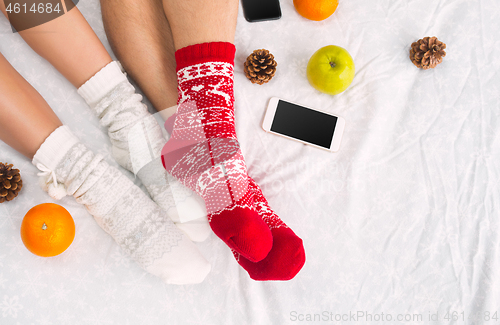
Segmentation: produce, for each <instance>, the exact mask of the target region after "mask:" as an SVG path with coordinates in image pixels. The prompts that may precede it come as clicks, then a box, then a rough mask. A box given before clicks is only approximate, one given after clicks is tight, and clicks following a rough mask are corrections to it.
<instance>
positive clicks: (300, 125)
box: [262, 97, 345, 152]
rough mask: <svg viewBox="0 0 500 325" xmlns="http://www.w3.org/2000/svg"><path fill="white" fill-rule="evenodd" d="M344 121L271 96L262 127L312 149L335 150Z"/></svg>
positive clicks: (336, 149) (338, 143) (337, 146)
mask: <svg viewBox="0 0 500 325" xmlns="http://www.w3.org/2000/svg"><path fill="white" fill-rule="evenodd" d="M344 127H345V119H343V118H342V117H340V116H335V115H332V114H330V113H325V112H321V111H319V110H317V109H314V108H310V107H306V106H303V105H299V104H295V103H292V102H289V101H286V100H283V99H280V98H277V97H272V98H271V99H270V100H269V105H268V106H267V111H266V115H265V116H264V122H263V123H262V128H263V129H264V131H267V132H270V133H274V134H277V135H281V136H283V137H285V138H288V139H292V140H296V141H299V142H302V143H304V144H308V145H310V146H313V147H317V148H320V149H324V150H328V151H331V152H335V151H338V150H339V148H340V141H341V140H342V134H343V133H344Z"/></svg>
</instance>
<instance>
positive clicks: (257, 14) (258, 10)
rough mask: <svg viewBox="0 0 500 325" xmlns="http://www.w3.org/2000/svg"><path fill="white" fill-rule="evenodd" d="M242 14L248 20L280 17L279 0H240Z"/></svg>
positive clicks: (254, 20)
mask: <svg viewBox="0 0 500 325" xmlns="http://www.w3.org/2000/svg"><path fill="white" fill-rule="evenodd" d="M241 5H242V7H243V14H244V15H245V19H246V20H248V21H249V22H251V23H253V22H257V21H264V20H275V19H280V18H281V8H280V1H279V0H241Z"/></svg>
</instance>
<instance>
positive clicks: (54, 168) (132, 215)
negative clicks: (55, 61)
mask: <svg viewBox="0 0 500 325" xmlns="http://www.w3.org/2000/svg"><path fill="white" fill-rule="evenodd" d="M33 164H34V165H35V166H37V168H39V169H40V170H42V171H43V172H44V177H43V179H42V180H43V183H44V184H45V188H44V189H45V190H48V192H49V193H51V194H55V193H56V192H61V190H62V191H63V192H65V193H67V194H70V195H73V196H74V197H75V198H76V201H77V202H78V203H81V204H83V205H85V207H86V208H87V209H88V211H89V212H90V214H91V215H92V216H93V217H94V219H95V220H96V221H97V223H98V224H99V226H101V228H103V229H104V231H106V232H107V233H108V234H110V235H111V236H112V237H113V238H114V240H115V241H116V242H117V243H118V244H119V245H120V247H121V248H122V249H123V250H124V251H125V252H126V253H127V254H129V255H130V256H131V257H132V258H134V259H135V260H136V261H137V262H138V263H139V265H140V266H141V267H143V268H144V269H145V270H146V271H148V272H150V273H152V274H154V275H157V276H159V277H161V278H162V279H163V280H164V281H165V282H167V283H172V284H188V283H199V282H201V281H203V279H204V278H205V277H206V275H207V274H208V272H209V271H210V264H209V263H208V262H207V261H206V260H205V258H204V257H203V256H202V255H201V254H200V252H199V251H198V249H197V247H196V246H195V245H194V244H193V243H192V242H191V241H190V240H189V239H188V238H187V237H186V236H185V235H184V234H183V233H182V232H181V231H180V230H179V229H177V227H175V225H174V224H173V223H172V222H171V220H170V219H169V218H168V217H167V216H166V215H165V212H164V211H163V210H162V209H160V208H159V207H158V206H157V205H156V204H155V203H154V202H153V201H151V200H150V199H149V198H148V197H147V196H146V195H145V194H144V193H143V192H142V191H141V190H140V189H139V188H138V187H137V186H135V185H134V184H133V183H132V182H131V181H130V180H129V179H128V178H127V177H126V176H125V175H123V174H122V173H121V172H120V171H118V170H117V169H116V168H113V167H111V166H109V165H108V164H107V163H106V162H105V161H104V160H103V158H102V157H101V156H99V155H97V156H96V155H94V154H93V153H92V152H91V151H90V150H88V149H87V148H86V147H85V146H84V145H83V144H81V143H80V142H79V141H78V139H77V138H76V137H75V136H74V135H73V134H72V133H71V131H70V130H69V128H68V127H67V126H62V127H59V128H58V129H56V130H55V131H54V132H52V134H51V135H50V136H49V137H48V138H47V139H46V140H45V142H44V143H43V144H42V145H41V147H40V148H39V149H38V151H37V153H36V154H35V156H34V158H33ZM54 188H58V191H55V190H54ZM63 195H64V194H63ZM59 198H60V197H59Z"/></svg>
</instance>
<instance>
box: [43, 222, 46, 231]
mask: <svg viewBox="0 0 500 325" xmlns="http://www.w3.org/2000/svg"><path fill="white" fill-rule="evenodd" d="M42 229H43V230H46V229H47V225H46V224H45V222H44V223H43V225H42Z"/></svg>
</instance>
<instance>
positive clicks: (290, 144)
mask: <svg viewBox="0 0 500 325" xmlns="http://www.w3.org/2000/svg"><path fill="white" fill-rule="evenodd" d="M78 7H79V8H80V10H81V11H82V13H83V14H84V16H85V17H86V18H87V20H88V21H89V23H90V24H91V26H92V28H94V30H95V31H96V33H97V35H98V36H99V38H100V39H101V40H102V41H103V43H104V44H105V46H106V47H107V48H108V49H110V48H109V44H108V42H107V40H106V37H105V34H104V30H103V27H102V20H101V15H100V7H99V2H98V0H82V1H80V3H79V4H78ZM281 7H282V11H283V17H282V18H281V19H280V20H277V21H272V22H261V23H248V22H246V21H245V19H244V18H243V14H242V12H241V10H240V13H239V21H238V26H237V32H236V47H237V53H236V77H235V87H236V88H235V96H236V118H237V121H236V123H237V132H238V137H239V139H240V141H241V145H242V150H243V153H244V155H245V158H246V162H247V165H248V170H249V173H250V175H251V176H252V177H254V178H255V180H256V181H257V182H258V183H259V184H260V185H261V187H262V189H263V191H264V194H265V195H266V197H267V199H268V200H269V202H270V204H271V206H272V207H273V208H274V209H275V211H276V212H277V213H278V214H279V215H280V216H281V218H282V219H283V220H284V221H285V222H286V223H287V224H288V225H289V226H290V227H291V228H292V229H293V230H294V231H295V232H296V233H297V234H298V235H299V236H300V237H301V238H302V239H303V240H304V245H305V249H306V254H307V261H306V264H305V266H304V268H303V269H302V271H301V272H300V273H299V274H298V275H297V276H296V278H295V279H293V280H291V281H288V282H256V281H253V280H251V279H250V278H249V277H248V275H247V274H246V272H245V271H244V270H243V269H242V268H241V267H239V265H238V264H237V263H236V261H235V260H234V258H233V257H232V255H231V253H230V251H229V249H228V248H227V247H226V246H225V245H224V244H223V243H222V242H221V241H220V240H219V239H218V238H217V237H216V236H214V235H212V236H211V237H210V238H209V239H208V240H207V241H206V242H203V243H200V244H198V246H199V248H200V249H201V250H202V252H203V254H204V255H205V256H206V257H207V259H208V260H209V261H210V262H211V264H212V269H213V270H212V272H211V274H210V275H209V276H208V278H207V279H206V280H205V282H204V283H202V284H199V285H188V286H173V285H165V284H163V283H162V282H161V281H160V279H158V278H156V277H154V276H151V275H149V274H147V273H145V272H144V271H142V270H141V269H140V268H139V267H138V266H137V265H136V264H135V263H133V262H131V260H130V259H129V258H128V257H126V256H125V255H124V254H123V253H122V252H121V251H120V249H119V248H118V246H117V245H116V244H115V242H114V241H113V240H112V238H111V237H109V236H108V235H107V234H106V233H105V232H104V231H102V230H101V229H100V228H99V226H98V225H97V224H96V223H95V222H94V220H93V218H92V217H91V216H90V215H89V213H88V212H87V211H86V210H85V208H84V207H82V206H79V205H78V204H77V203H76V202H75V201H74V199H72V198H70V197H66V198H64V199H63V200H62V201H58V202H57V203H59V204H62V205H63V206H64V207H66V208H67V209H68V210H69V211H70V213H71V214H72V216H73V218H74V219H75V223H76V238H75V241H74V243H73V244H72V245H71V247H70V248H69V249H68V250H67V251H66V252H65V253H63V254H62V255H60V256H57V257H53V258H41V257H36V256H34V255H32V254H31V253H29V252H28V251H27V250H26V248H25V247H24V246H23V244H22V241H21V238H20V235H19V230H20V225H21V221H22V218H23V216H24V214H25V213H26V212H27V211H28V210H29V209H30V208H31V207H32V206H34V205H37V204H40V203H44V202H55V201H53V200H52V199H51V198H50V197H49V196H48V195H47V194H46V193H45V192H43V191H42V190H41V189H40V188H39V186H38V184H37V177H36V173H37V170H36V169H35V167H34V166H32V165H31V162H30V161H28V160H27V159H26V158H24V157H23V156H21V155H20V154H18V153H16V152H15V151H14V150H13V149H11V148H10V147H8V146H7V145H6V144H4V143H3V142H0V161H2V162H10V163H13V164H14V165H15V166H16V167H17V168H19V169H20V170H21V174H22V177H23V180H24V188H23V190H22V191H21V193H20V195H19V197H17V198H16V199H15V200H13V201H11V202H8V203H3V204H0V324H2V325H3V324H8V325H10V324H204V325H206V324H217V325H218V324H295V323H329V322H335V321H337V322H339V321H340V322H339V323H343V324H354V323H359V324H366V323H377V324H385V323H394V324H401V323H405V324H417V323H418V324H425V323H433V324H437V323H442V324H447V323H449V321H451V320H457V324H472V323H475V324H491V323H498V321H499V320H500V248H499V247H500V233H499V229H500V191H499V180H500V164H499V160H500V149H499V148H500V136H499V134H500V131H499V127H500V113H499V109H500V73H499V66H500V59H499V58H500V19H499V18H500V2H499V1H498V0H481V1H465V0H418V1H391V0H378V1H371V0H353V1H344V0H341V1H340V5H339V7H338V9H337V11H336V13H335V14H334V15H333V16H332V17H330V18H328V19H327V20H325V21H321V22H314V21H309V20H306V19H304V18H302V17H301V16H299V15H298V14H297V12H296V11H295V9H294V6H293V3H292V1H291V0H282V1H281ZM424 36H437V37H438V38H439V39H440V40H442V41H443V42H445V43H446V44H447V50H446V51H447V56H446V57H445V58H444V61H443V63H442V64H440V65H438V66H437V67H436V68H435V69H432V70H427V71H424V70H420V69H417V68H416V67H415V66H414V65H413V64H412V63H411V61H410V60H409V48H410V45H411V43H412V42H414V41H416V40H418V39H419V38H422V37H424ZM331 44H333V45H339V46H342V47H344V48H346V49H347V50H348V51H349V52H350V53H351V55H352V57H353V58H354V61H355V64H356V76H355V78H354V81H353V83H352V85H351V86H350V87H349V88H348V89H347V90H346V91H345V92H344V93H342V94H340V95H337V96H330V95H325V94H322V93H320V92H318V91H316V90H315V89H313V88H312V87H311V86H310V85H309V84H308V81H307V78H306V73H305V68H306V65H307V62H308V59H309V57H310V56H311V55H312V54H313V53H314V52H315V51H316V50H317V49H319V48H320V47H322V46H325V45H331ZM259 48H265V49H268V50H270V51H271V53H273V54H274V55H275V57H276V60H277V62H278V70H277V74H276V76H275V77H274V78H273V79H272V80H271V81H270V82H269V83H268V84H264V85H254V84H251V83H250V82H249V81H248V80H247V79H246V77H245V75H244V73H243V62H244V61H245V59H246V57H247V55H248V54H250V53H251V52H252V51H253V50H255V49H259ZM0 51H1V52H2V54H3V55H4V56H5V57H6V58H7V59H8V60H9V61H10V62H11V64H12V65H13V66H14V67H15V68H16V69H17V70H18V71H19V72H20V73H21V74H22V75H23V76H24V77H25V78H26V79H27V80H28V81H29V82H30V83H31V84H32V85H33V86H34V87H35V88H36V89H37V90H38V91H39V92H40V94H41V95H42V96H43V97H44V98H45V99H46V100H47V102H48V103H49V104H50V106H51V107H52V108H53V109H54V111H55V112H56V113H57V115H58V116H59V117H60V118H61V120H62V121H63V122H64V123H65V124H67V125H69V126H70V127H71V128H72V129H73V131H74V133H75V134H76V135H77V136H78V137H79V138H80V139H82V141H83V142H84V143H85V144H86V145H88V146H89V147H90V148H91V149H93V150H94V151H96V152H98V153H100V154H103V155H104V156H105V157H106V159H107V161H108V162H110V163H113V164H114V165H115V166H117V165H116V164H115V163H114V162H113V160H112V158H111V156H110V143H109V140H108V138H107V136H106V132H105V131H104V130H103V129H102V128H101V127H99V125H98V121H97V119H96V118H95V117H94V116H93V115H92V113H91V111H90V109H89V108H88V107H87V106H86V104H85V103H84V101H83V100H82V99H81V98H80V97H79V96H78V94H77V93H76V90H75V89H74V87H73V86H72V85H71V84H70V83H69V82H68V81H66V80H65V79H64V78H63V77H62V76H61V75H59V73H58V72H57V71H56V70H55V69H54V68H53V67H52V66H50V65H49V64H48V63H47V62H45V61H44V60H43V59H41V58H40V57H38V56H37V55H36V54H35V53H34V52H33V51H32V50H31V49H30V48H29V47H28V46H27V45H26V44H25V43H24V41H23V40H22V39H21V38H20V36H19V35H18V34H13V33H12V31H11V30H10V26H9V24H8V22H7V20H6V19H5V18H4V17H0ZM0 73H1V71H0ZM272 96H278V97H281V98H283V99H288V100H290V101H292V102H297V103H299V104H304V105H307V106H311V107H316V108H318V109H322V110H325V111H327V112H330V113H334V114H337V115H340V116H342V117H344V118H345V119H346V121H347V124H346V129H345V134H344V138H343V141H342V144H341V149H340V151H339V152H338V153H329V152H326V151H322V150H318V149H315V148H313V147H310V146H305V145H302V144H300V143H297V142H294V141H290V140H287V139H285V138H282V137H279V136H275V135H272V134H268V133H265V132H264V131H263V130H262V129H261V122H262V119H263V116H264V111H265V108H266V104H267V101H268V100H269V98H270V97H272ZM0 100H2V99H1V98H0ZM0 118H2V117H1V116H0ZM129 175H130V174H129ZM432 321H437V322H432Z"/></svg>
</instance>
